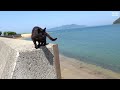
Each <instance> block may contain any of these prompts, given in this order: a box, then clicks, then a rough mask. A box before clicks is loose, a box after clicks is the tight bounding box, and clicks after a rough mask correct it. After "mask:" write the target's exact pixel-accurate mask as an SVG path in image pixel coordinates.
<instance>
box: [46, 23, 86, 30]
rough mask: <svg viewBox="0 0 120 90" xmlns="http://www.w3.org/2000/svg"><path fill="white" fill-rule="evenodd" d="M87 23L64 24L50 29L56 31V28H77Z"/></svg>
mask: <svg viewBox="0 0 120 90" xmlns="http://www.w3.org/2000/svg"><path fill="white" fill-rule="evenodd" d="M84 27H86V26H85V25H76V24H70V25H62V26H59V27H55V28H50V29H48V30H49V31H55V30H61V29H75V28H84Z"/></svg>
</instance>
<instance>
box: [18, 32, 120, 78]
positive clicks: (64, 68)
mask: <svg viewBox="0 0 120 90" xmlns="http://www.w3.org/2000/svg"><path fill="white" fill-rule="evenodd" d="M21 36H22V37H21V38H16V39H24V38H30V36H31V34H21ZM59 59H60V68H61V76H62V79H120V73H116V72H113V71H111V70H109V69H104V68H102V67H100V66H96V65H92V64H87V63H85V62H82V61H80V60H77V59H74V58H71V57H67V56H65V55H62V54H59Z"/></svg>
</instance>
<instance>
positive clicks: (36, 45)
mask: <svg viewBox="0 0 120 90" xmlns="http://www.w3.org/2000/svg"><path fill="white" fill-rule="evenodd" d="M33 43H34V46H35V48H36V49H38V46H37V44H36V41H35V40H33Z"/></svg>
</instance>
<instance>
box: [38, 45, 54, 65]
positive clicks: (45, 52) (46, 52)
mask: <svg viewBox="0 0 120 90" xmlns="http://www.w3.org/2000/svg"><path fill="white" fill-rule="evenodd" d="M40 48H41V49H42V50H43V52H44V54H45V56H46V58H47V60H48V61H49V63H50V65H53V57H54V56H53V54H52V53H51V52H50V50H49V49H48V48H47V47H46V46H41V47H40Z"/></svg>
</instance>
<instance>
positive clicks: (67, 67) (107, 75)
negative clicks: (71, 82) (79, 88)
mask: <svg viewBox="0 0 120 90" xmlns="http://www.w3.org/2000/svg"><path fill="white" fill-rule="evenodd" d="M59 57H60V65H61V74H62V77H63V79H120V73H116V72H113V71H111V70H109V69H104V68H102V67H100V66H96V65H92V64H88V63H85V62H83V61H80V60H77V59H74V58H70V57H66V56H64V55H62V54H60V55H59Z"/></svg>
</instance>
